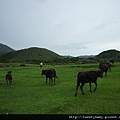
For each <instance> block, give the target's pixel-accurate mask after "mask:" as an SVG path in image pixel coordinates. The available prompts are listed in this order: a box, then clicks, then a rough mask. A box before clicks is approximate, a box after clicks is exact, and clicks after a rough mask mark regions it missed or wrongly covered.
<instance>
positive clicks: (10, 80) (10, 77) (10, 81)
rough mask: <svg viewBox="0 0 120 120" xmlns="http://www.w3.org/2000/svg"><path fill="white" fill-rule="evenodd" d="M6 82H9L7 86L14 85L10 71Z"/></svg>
mask: <svg viewBox="0 0 120 120" xmlns="http://www.w3.org/2000/svg"><path fill="white" fill-rule="evenodd" d="M6 82H7V86H8V84H10V85H11V84H12V72H11V71H9V72H8V73H7V74H6Z"/></svg>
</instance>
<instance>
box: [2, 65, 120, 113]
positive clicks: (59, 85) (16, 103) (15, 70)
mask: <svg viewBox="0 0 120 120" xmlns="http://www.w3.org/2000/svg"><path fill="white" fill-rule="evenodd" d="M1 64H2V63H1ZM6 64H7V63H6ZM6 64H5V65H6ZM7 65H10V66H9V67H4V65H3V66H2V67H0V114H6V113H8V114H120V63H115V65H114V67H113V68H112V71H111V72H108V75H107V76H105V77H103V78H98V81H97V82H98V89H97V90H96V92H92V93H90V92H89V84H85V86H84V87H83V89H84V93H85V95H82V93H81V91H80V89H79V91H78V95H77V96H76V97H74V94H75V87H76V79H77V73H78V72H79V71H88V70H98V64H83V65H82V64H78V65H76V64H70V65H54V66H50V65H44V66H43V68H40V67H39V65H35V64H27V66H25V67H20V66H19V64H12V63H11V64H10V63H9V64H7ZM7 65H6V66H7ZM47 68H54V69H55V70H56V72H57V76H58V79H56V85H55V86H50V85H49V84H47V85H46V84H45V76H42V75H41V71H42V69H47ZM9 70H11V71H12V75H13V83H12V86H8V87H7V85H6V81H5V75H6V73H7V72H8V71H9ZM94 87H95V85H94V84H92V90H93V89H94Z"/></svg>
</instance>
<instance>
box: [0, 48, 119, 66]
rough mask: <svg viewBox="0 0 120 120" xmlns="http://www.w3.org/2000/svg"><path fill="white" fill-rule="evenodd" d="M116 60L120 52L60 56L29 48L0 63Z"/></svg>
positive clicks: (6, 55) (0, 59)
mask: <svg viewBox="0 0 120 120" xmlns="http://www.w3.org/2000/svg"><path fill="white" fill-rule="evenodd" d="M110 60H114V61H115V62H120V51H117V50H108V51H103V52H101V53H100V54H98V55H97V56H92V55H91V56H82V58H81V57H80V56H78V57H70V56H68V57H67V56H65V57H63V56H60V55H58V54H57V53H55V52H52V51H50V50H47V49H45V48H36V47H32V48H27V49H22V50H17V51H12V52H9V53H6V54H4V55H1V56H0V62H2V63H5V62H22V63H40V62H43V63H45V64H62V65H63V64H71V63H73V64H86V63H99V62H103V61H110Z"/></svg>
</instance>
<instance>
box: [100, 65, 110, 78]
mask: <svg viewBox="0 0 120 120" xmlns="http://www.w3.org/2000/svg"><path fill="white" fill-rule="evenodd" d="M109 67H110V66H109V65H108V64H107V63H100V64H99V68H100V70H102V71H103V72H105V76H107V72H108V69H109ZM110 68H111V67H110ZM110 70H111V69H110Z"/></svg>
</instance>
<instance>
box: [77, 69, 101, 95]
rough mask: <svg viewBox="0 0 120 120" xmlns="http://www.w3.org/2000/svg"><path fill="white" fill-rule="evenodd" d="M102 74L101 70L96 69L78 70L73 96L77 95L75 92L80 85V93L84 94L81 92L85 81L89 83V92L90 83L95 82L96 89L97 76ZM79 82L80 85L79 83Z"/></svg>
mask: <svg viewBox="0 0 120 120" xmlns="http://www.w3.org/2000/svg"><path fill="white" fill-rule="evenodd" d="M102 76H103V71H101V70H98V71H86V72H79V73H78V75H77V85H76V93H75V96H77V92H78V87H79V86H80V89H81V91H82V94H83V95H84V92H83V86H84V84H85V83H89V85H90V92H92V90H91V83H94V84H95V89H94V91H95V90H96V89H97V78H98V77H101V78H102ZM80 83H81V85H80Z"/></svg>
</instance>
